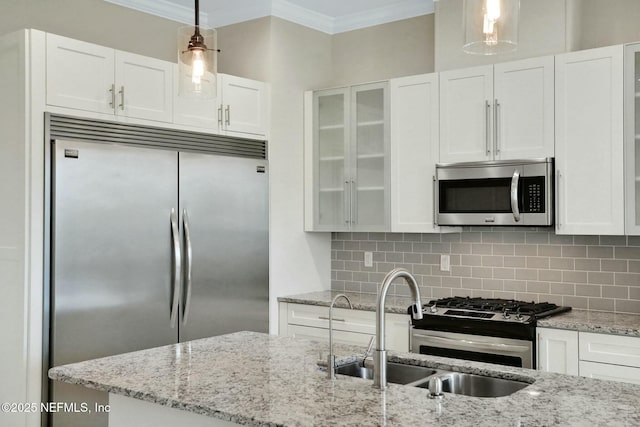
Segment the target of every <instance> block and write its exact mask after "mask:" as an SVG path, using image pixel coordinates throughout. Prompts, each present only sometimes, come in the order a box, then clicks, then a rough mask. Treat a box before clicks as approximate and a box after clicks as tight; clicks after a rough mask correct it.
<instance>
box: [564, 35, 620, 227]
mask: <svg viewBox="0 0 640 427" xmlns="http://www.w3.org/2000/svg"><path fill="white" fill-rule="evenodd" d="M623 167H624V160H623V47H622V46H611V47H606V48H600V49H591V50H585V51H579V52H571V53H566V54H563V55H558V56H556V212H557V217H556V233H558V234H593V235H598V234H613V235H622V234H624V232H625V230H624V177H623Z"/></svg>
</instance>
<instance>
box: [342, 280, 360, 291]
mask: <svg viewBox="0 0 640 427" xmlns="http://www.w3.org/2000/svg"><path fill="white" fill-rule="evenodd" d="M344 290H345V291H346V292H360V291H361V290H362V288H361V287H360V283H358V282H345V284H344Z"/></svg>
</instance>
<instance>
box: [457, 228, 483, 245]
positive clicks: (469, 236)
mask: <svg viewBox="0 0 640 427" xmlns="http://www.w3.org/2000/svg"><path fill="white" fill-rule="evenodd" d="M460 241H461V242H467V243H480V242H481V241H482V233H479V232H477V231H476V232H472V231H470V232H468V233H462V234H461V235H460Z"/></svg>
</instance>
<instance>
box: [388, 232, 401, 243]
mask: <svg viewBox="0 0 640 427" xmlns="http://www.w3.org/2000/svg"><path fill="white" fill-rule="evenodd" d="M384 239H385V240H386V241H387V242H402V240H403V236H402V233H386V234H385V236H384Z"/></svg>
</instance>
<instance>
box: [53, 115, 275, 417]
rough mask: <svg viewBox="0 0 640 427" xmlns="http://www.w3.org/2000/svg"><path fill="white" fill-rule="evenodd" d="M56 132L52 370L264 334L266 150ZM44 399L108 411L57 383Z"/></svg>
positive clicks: (154, 134) (129, 131)
mask: <svg viewBox="0 0 640 427" xmlns="http://www.w3.org/2000/svg"><path fill="white" fill-rule="evenodd" d="M49 120H50V122H51V123H50V134H51V146H50V148H51V151H50V159H51V163H50V165H51V175H50V187H51V200H50V206H51V212H50V214H51V215H50V216H51V226H50V231H51V233H50V234H51V245H50V247H51V251H50V259H51V269H50V286H49V288H48V290H49V293H48V294H47V296H48V299H49V305H48V307H49V313H48V316H46V317H47V318H48V320H49V321H50V324H49V331H50V333H49V336H48V337H47V338H48V342H46V344H47V346H46V348H48V349H49V353H48V355H45V358H46V359H47V360H45V365H48V367H51V366H58V365H62V364H68V363H73V362H78V361H82V360H87V359H94V358H98V357H103V356H109V355H113V354H119V353H125V352H129V351H136V350H141V349H145V348H150V347H156V346H162V345H167V344H174V343H177V342H182V341H187V340H194V339H198V338H203V337H209V336H214V335H218V334H224V333H229V332H235V331H239V330H252V331H259V332H267V331H268V295H269V294H268V289H269V284H268V224H269V221H268V176H267V174H266V168H267V161H266V159H265V158H264V153H265V152H266V151H264V144H265V142H264V141H262V145H263V150H262V151H260V150H259V151H258V152H256V153H248V151H247V150H248V149H247V147H249V146H250V145H251V144H250V142H249V141H247V142H246V143H245V141H244V140H233V139H229V138H224V137H222V138H217V137H215V136H210V135H201V134H194V133H189V132H175V131H173V132H169V131H164V130H160V129H154V128H144V127H139V126H131V125H116V124H111V123H108V122H98V121H92V122H86V121H82V120H77V119H71V118H64V117H49ZM121 141H124V143H123V142H121ZM197 144H200V148H198V145H197ZM235 147H237V148H235ZM220 152H222V153H226V154H228V155H219V153H220ZM260 153H262V158H260V156H261V155H260ZM238 156H243V157H238ZM47 361H48V363H47ZM46 398H47V399H48V400H49V401H55V402H87V403H89V407H90V408H93V402H99V403H102V404H106V403H107V400H108V396H107V394H106V393H99V392H94V391H89V390H88V389H86V388H81V387H78V386H73V385H67V384H63V383H60V382H50V383H49V395H48V396H46ZM50 421H51V423H52V424H51V425H53V426H56V427H58V426H65V427H68V426H83V427H87V426H106V425H107V417H106V414H102V415H100V414H96V413H92V414H79V413H64V412H61V413H57V414H54V416H53V417H51V419H50Z"/></svg>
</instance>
